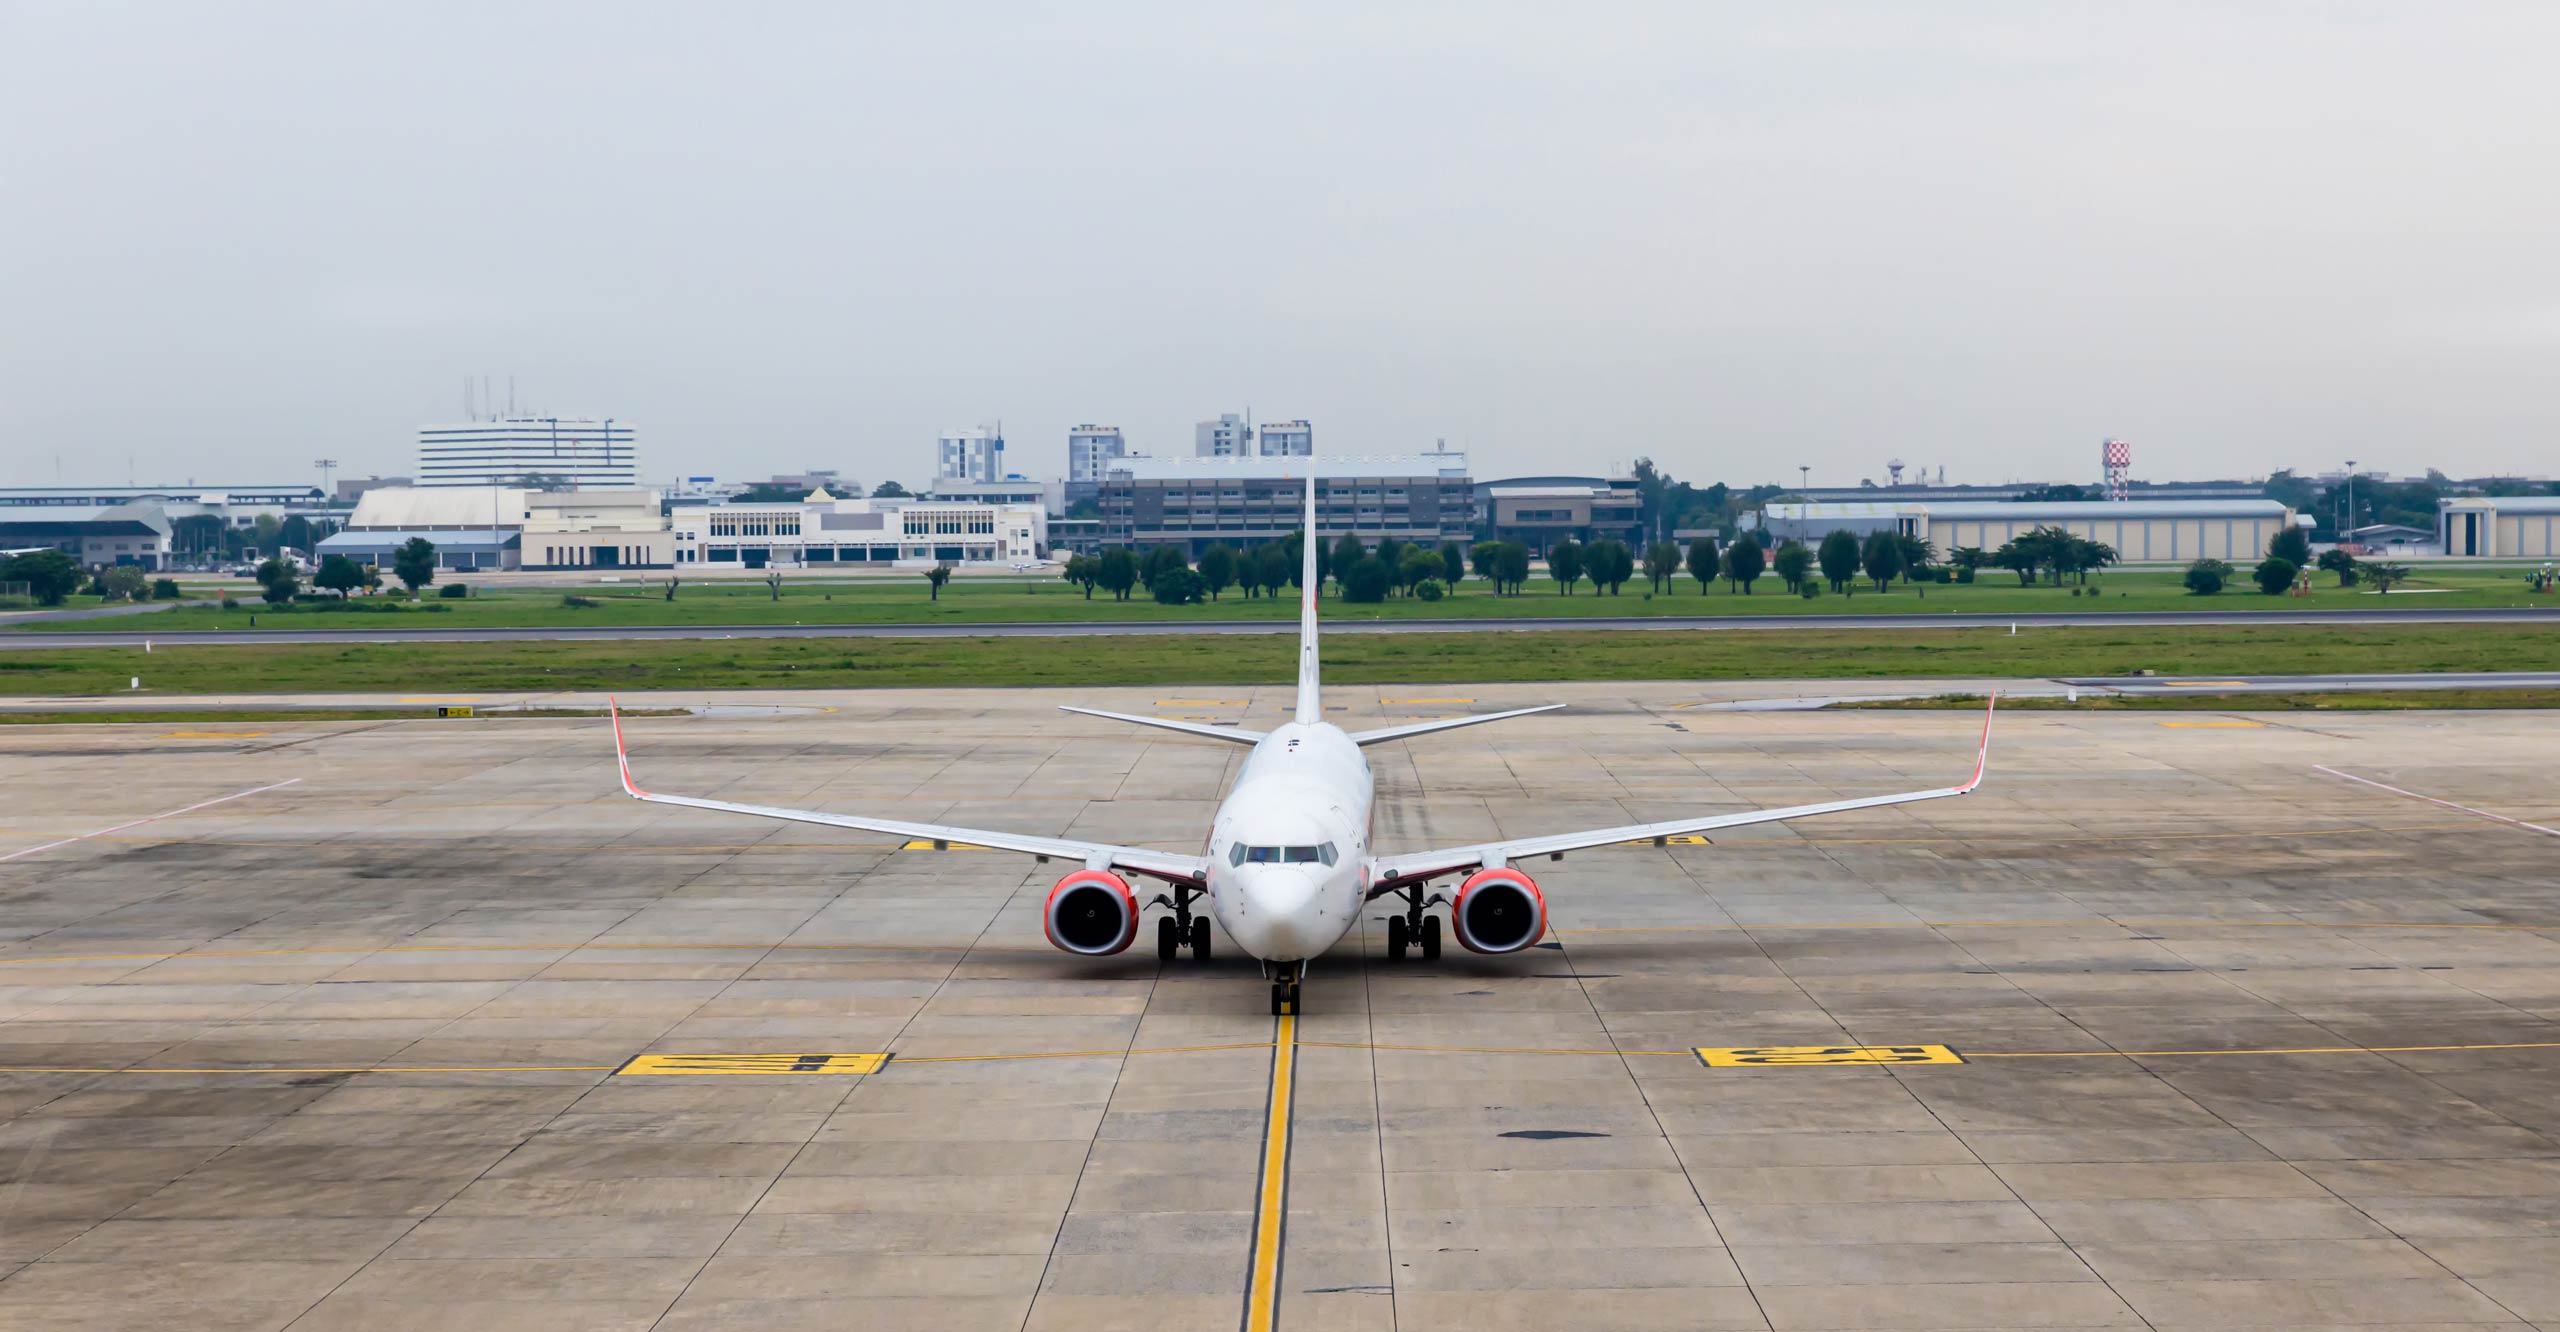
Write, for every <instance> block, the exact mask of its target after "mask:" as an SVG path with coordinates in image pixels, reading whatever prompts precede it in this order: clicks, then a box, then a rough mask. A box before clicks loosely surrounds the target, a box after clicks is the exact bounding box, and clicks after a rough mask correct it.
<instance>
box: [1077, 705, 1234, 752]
mask: <svg viewBox="0 0 2560 1332" xmlns="http://www.w3.org/2000/svg"><path fill="white" fill-rule="evenodd" d="M1058 711H1060V712H1073V713H1077V714H1080V715H1082V716H1086V717H1101V718H1104V719H1106V720H1109V721H1117V722H1127V723H1129V724H1130V725H1132V726H1153V727H1155V728H1156V729H1158V730H1162V731H1180V732H1182V733H1183V734H1184V735H1196V736H1201V737H1203V738H1206V739H1210V740H1224V741H1226V742H1227V743H1229V744H1235V745H1250V744H1255V743H1258V742H1259V741H1260V740H1261V739H1262V737H1263V736H1264V735H1265V734H1267V732H1263V731H1248V730H1244V729H1242V728H1241V727H1235V726H1212V725H1210V724H1209V723H1207V722H1188V721H1176V720H1175V719H1173V718H1171V717H1138V716H1132V715H1131V714H1129V713H1126V712H1104V711H1103V710H1102V709H1100V708H1071V707H1068V706H1067V705H1065V704H1063V703H1061V704H1059V705H1058Z"/></svg>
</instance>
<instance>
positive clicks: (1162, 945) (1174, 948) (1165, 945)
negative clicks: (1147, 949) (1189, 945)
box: [1156, 916, 1182, 962]
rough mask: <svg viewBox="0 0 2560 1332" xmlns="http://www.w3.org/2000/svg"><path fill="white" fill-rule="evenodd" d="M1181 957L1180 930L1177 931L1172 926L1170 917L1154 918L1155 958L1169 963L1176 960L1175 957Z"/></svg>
mask: <svg viewBox="0 0 2560 1332" xmlns="http://www.w3.org/2000/svg"><path fill="white" fill-rule="evenodd" d="M1181 955H1182V934H1181V931H1180V930H1179V929H1178V928H1177V927H1176V926H1175V925H1174V923H1173V917H1171V916H1159V917H1157V918H1156V956H1157V957H1159V958H1162V959H1164V960H1165V961H1167V962H1170V961H1172V960H1174V959H1175V958H1177V957H1179V956H1181Z"/></svg>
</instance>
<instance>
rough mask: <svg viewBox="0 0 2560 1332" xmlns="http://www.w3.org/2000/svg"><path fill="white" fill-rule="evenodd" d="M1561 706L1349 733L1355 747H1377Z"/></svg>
mask: <svg viewBox="0 0 2560 1332" xmlns="http://www.w3.org/2000/svg"><path fill="white" fill-rule="evenodd" d="M1563 706H1564V704H1562V703H1545V704H1540V705H1539V706H1537V707H1534V708H1513V709H1512V710H1511V711H1509V712H1488V713H1484V714H1482V715H1481V716H1475V717H1442V718H1440V719H1439V720H1438V721H1427V722H1415V723H1413V724H1412V725H1410V726H1389V727H1384V728H1382V729H1380V730H1375V731H1354V732H1352V733H1351V743H1353V744H1355V745H1379V744H1385V743H1386V742H1387V741H1389V740H1410V739H1412V738H1413V737H1415V736H1417V735H1429V734H1431V733H1432V732H1433V731H1454V730H1456V729H1458V728H1459V727H1461V726H1482V725H1484V724H1485V723H1486V722H1498V721H1504V720H1507V719H1509V718H1512V717H1526V716H1528V715H1529V714H1530V713H1533V712H1553V711H1555V710H1556V709H1558V708H1560V707H1563Z"/></svg>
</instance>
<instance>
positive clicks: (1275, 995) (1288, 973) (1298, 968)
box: [1271, 962, 1307, 1017]
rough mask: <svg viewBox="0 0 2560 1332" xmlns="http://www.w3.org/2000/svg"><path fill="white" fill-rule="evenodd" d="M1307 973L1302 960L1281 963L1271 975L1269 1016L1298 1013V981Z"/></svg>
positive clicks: (1295, 1014)
mask: <svg viewBox="0 0 2560 1332" xmlns="http://www.w3.org/2000/svg"><path fill="white" fill-rule="evenodd" d="M1306 974H1307V971H1306V964H1305V963H1303V962H1289V963H1283V964H1281V966H1280V969H1279V970H1278V971H1277V972H1275V973H1274V974H1273V975H1272V977H1271V1016H1273V1017H1295V1016H1297V1014H1298V981H1299V980H1300V978H1302V977H1304V976H1305V975H1306Z"/></svg>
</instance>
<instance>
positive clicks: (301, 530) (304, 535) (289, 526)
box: [276, 513, 319, 582]
mask: <svg viewBox="0 0 2560 1332" xmlns="http://www.w3.org/2000/svg"><path fill="white" fill-rule="evenodd" d="M276 540H277V541H279V542H281V543H283V544H284V545H285V546H286V548H288V549H291V550H298V551H301V552H302V553H303V554H305V555H308V554H310V553H311V520H310V519H308V518H305V517H303V516H302V515H301V514H298V513H297V514H294V515H292V516H291V517H289V518H286V519H285V520H284V522H283V523H281V524H279V525H278V526H277V528H276ZM312 581H314V582H317V581H319V580H317V579H314V580H312Z"/></svg>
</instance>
